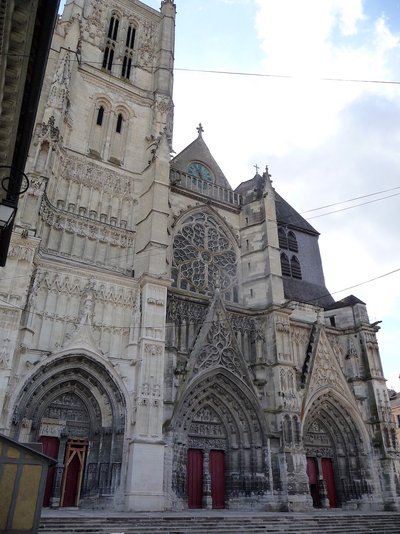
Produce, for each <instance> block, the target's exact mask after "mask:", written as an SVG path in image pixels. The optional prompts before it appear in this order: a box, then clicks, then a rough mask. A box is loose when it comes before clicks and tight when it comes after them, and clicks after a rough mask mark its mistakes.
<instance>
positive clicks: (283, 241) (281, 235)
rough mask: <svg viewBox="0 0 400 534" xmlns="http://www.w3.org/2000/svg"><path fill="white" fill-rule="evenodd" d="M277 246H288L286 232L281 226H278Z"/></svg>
mask: <svg viewBox="0 0 400 534" xmlns="http://www.w3.org/2000/svg"><path fill="white" fill-rule="evenodd" d="M278 239H279V248H288V240H287V237H286V232H285V230H284V229H283V228H278Z"/></svg>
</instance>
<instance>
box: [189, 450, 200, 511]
mask: <svg viewBox="0 0 400 534" xmlns="http://www.w3.org/2000/svg"><path fill="white" fill-rule="evenodd" d="M187 492H188V507H189V508H202V507H203V451H202V450H200V449H189V450H188V458H187Z"/></svg>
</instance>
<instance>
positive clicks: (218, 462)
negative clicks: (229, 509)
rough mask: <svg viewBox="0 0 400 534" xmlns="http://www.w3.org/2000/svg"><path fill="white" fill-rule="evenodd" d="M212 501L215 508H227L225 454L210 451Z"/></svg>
mask: <svg viewBox="0 0 400 534" xmlns="http://www.w3.org/2000/svg"><path fill="white" fill-rule="evenodd" d="M210 478H211V499H212V507H213V508H225V454H224V451H210Z"/></svg>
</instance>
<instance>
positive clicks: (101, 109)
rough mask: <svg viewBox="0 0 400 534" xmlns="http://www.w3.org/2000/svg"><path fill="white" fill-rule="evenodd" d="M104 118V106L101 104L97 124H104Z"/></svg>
mask: <svg viewBox="0 0 400 534" xmlns="http://www.w3.org/2000/svg"><path fill="white" fill-rule="evenodd" d="M103 118H104V107H103V106H100V107H99V110H98V112H97V119H96V124H97V125H98V126H102V124H103Z"/></svg>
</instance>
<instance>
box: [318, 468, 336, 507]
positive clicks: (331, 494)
mask: <svg viewBox="0 0 400 534" xmlns="http://www.w3.org/2000/svg"><path fill="white" fill-rule="evenodd" d="M321 463H322V476H323V479H324V480H325V482H326V489H327V492H328V499H329V506H330V507H331V508H336V505H337V504H336V486H335V477H334V474H333V464H332V459H331V458H322V461H321Z"/></svg>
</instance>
